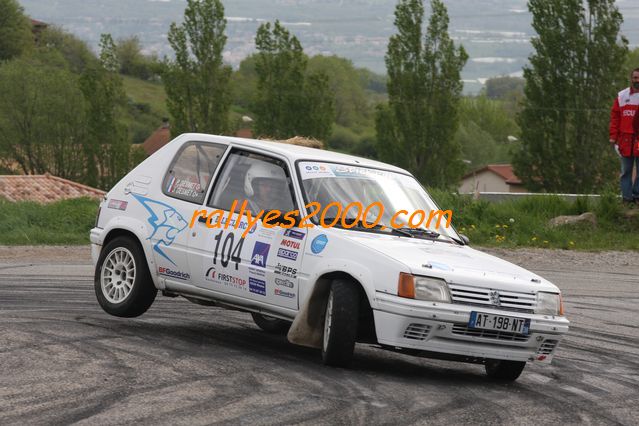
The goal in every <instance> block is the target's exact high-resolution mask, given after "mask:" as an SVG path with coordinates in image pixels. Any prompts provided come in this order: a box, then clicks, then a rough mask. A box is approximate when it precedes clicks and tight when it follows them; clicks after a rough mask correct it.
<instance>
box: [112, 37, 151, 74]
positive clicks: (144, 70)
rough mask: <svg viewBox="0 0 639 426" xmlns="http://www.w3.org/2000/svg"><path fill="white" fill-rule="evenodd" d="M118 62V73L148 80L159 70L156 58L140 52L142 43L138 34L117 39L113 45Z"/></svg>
mask: <svg viewBox="0 0 639 426" xmlns="http://www.w3.org/2000/svg"><path fill="white" fill-rule="evenodd" d="M115 51H116V54H117V56H118V62H119V63H120V73H121V74H124V75H130V76H133V77H137V78H140V79H142V80H150V79H151V78H153V77H154V76H155V75H156V74H157V73H158V71H159V64H158V61H157V58H156V57H155V56H154V55H153V56H146V55H144V54H143V53H142V45H141V44H140V39H139V38H138V36H132V37H127V38H123V39H120V40H118V42H117V43H116V47H115Z"/></svg>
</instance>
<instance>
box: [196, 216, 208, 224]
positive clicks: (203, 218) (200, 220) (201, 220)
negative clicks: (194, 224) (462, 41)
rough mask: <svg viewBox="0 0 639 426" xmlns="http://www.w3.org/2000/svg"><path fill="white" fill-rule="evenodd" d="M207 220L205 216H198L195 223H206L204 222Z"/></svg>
mask: <svg viewBox="0 0 639 426" xmlns="http://www.w3.org/2000/svg"><path fill="white" fill-rule="evenodd" d="M207 219H208V218H207V217H206V216H199V217H198V218H197V221H198V222H202V223H206V220H207Z"/></svg>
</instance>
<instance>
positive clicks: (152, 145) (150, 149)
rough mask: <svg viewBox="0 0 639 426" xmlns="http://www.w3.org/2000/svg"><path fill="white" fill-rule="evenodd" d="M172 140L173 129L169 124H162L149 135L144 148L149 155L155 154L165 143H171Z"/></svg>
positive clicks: (143, 145)
mask: <svg viewBox="0 0 639 426" xmlns="http://www.w3.org/2000/svg"><path fill="white" fill-rule="evenodd" d="M170 140H171V129H170V128H169V126H166V125H164V126H162V127H160V128H158V129H157V130H156V131H155V132H153V134H151V136H149V137H148V138H147V139H146V140H145V141H144V143H143V144H142V148H144V151H145V152H146V154H147V155H151V154H153V153H154V152H155V151H157V150H158V149H160V148H162V147H163V146H164V145H166V144H167V143H169V141H170Z"/></svg>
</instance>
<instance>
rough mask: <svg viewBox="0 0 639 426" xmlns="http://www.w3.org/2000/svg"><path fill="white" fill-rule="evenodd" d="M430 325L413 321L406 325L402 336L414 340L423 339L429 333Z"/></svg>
mask: <svg viewBox="0 0 639 426" xmlns="http://www.w3.org/2000/svg"><path fill="white" fill-rule="evenodd" d="M430 329H431V326H430V325H428V324H417V323H413V324H410V325H409V326H408V327H406V331H404V338H406V339H414V340H424V339H426V337H428V333H430Z"/></svg>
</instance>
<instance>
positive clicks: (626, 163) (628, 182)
mask: <svg viewBox="0 0 639 426" xmlns="http://www.w3.org/2000/svg"><path fill="white" fill-rule="evenodd" d="M633 166H635V168H636V169H637V175H636V176H635V181H634V182H633V181H632V169H633ZM619 181H620V183H621V196H622V197H623V199H624V200H625V201H632V200H633V199H639V157H621V177H620V178H619Z"/></svg>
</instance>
